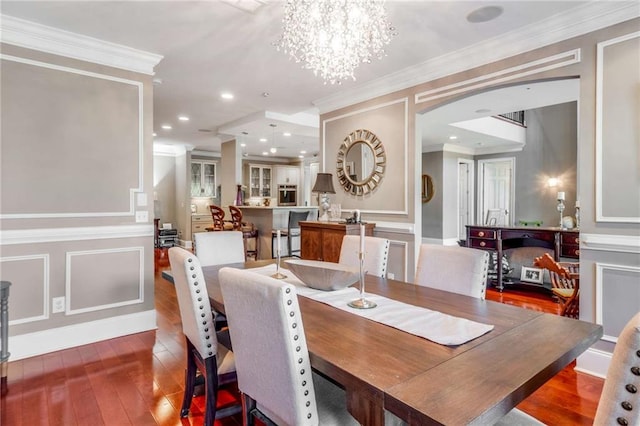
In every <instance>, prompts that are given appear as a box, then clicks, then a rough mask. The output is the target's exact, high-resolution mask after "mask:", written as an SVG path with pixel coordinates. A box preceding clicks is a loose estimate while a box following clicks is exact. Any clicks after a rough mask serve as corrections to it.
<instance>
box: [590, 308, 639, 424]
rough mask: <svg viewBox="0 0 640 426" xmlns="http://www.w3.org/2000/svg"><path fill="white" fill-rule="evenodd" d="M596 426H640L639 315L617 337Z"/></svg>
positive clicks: (599, 404)
mask: <svg viewBox="0 0 640 426" xmlns="http://www.w3.org/2000/svg"><path fill="white" fill-rule="evenodd" d="M593 424H594V425H595V426H605V425H622V426H625V425H630V426H631V425H635V426H637V425H640V312H638V313H637V314H636V315H634V316H633V318H631V320H629V322H628V323H627V324H626V325H625V326H624V328H623V330H622V332H621V333H620V335H619V336H618V341H617V342H616V347H615V348H614V350H613V356H612V358H611V364H609V370H608V371H607V378H606V379H605V381H604V387H603V389H602V394H601V395H600V402H598V409H597V411H596V417H595V419H594V420H593Z"/></svg>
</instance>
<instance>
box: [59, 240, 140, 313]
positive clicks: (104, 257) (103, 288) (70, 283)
mask: <svg viewBox="0 0 640 426" xmlns="http://www.w3.org/2000/svg"><path fill="white" fill-rule="evenodd" d="M66 270H67V273H66V294H67V300H66V301H67V306H66V314H67V315H72V314H79V313H83V312H92V311H97V310H102V309H109V308H115V307H119V306H126V305H132V304H136V303H142V302H144V248H143V247H123V248H114V249H103V250H87V251H75V252H67V264H66ZM131 277H137V279H132V278H131Z"/></svg>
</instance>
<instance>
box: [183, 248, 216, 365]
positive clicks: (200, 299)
mask: <svg viewBox="0 0 640 426" xmlns="http://www.w3.org/2000/svg"><path fill="white" fill-rule="evenodd" d="M187 262H189V263H193V258H191V257H190V258H189V259H187ZM194 269H195V268H194V267H193V266H190V267H189V270H191V271H193V270H194ZM196 277H197V275H196V274H192V275H191V278H193V279H195V278H196ZM193 286H194V287H196V293H197V294H200V289H199V288H197V287H198V281H194V282H193ZM198 302H202V297H198ZM198 308H199V309H200V310H201V311H202V310H204V305H200V306H199V307H198ZM206 316H207V314H206V313H204V312H202V313H201V314H200V317H201V318H206ZM202 325H207V320H206V319H205V320H204V321H202ZM204 332H205V333H208V332H209V328H205V329H204ZM204 338H205V339H206V340H210V339H211V335H210V334H205V336H204ZM211 346H212V344H211V343H207V348H209V349H211ZM208 353H209V356H211V355H213V351H209V352H208Z"/></svg>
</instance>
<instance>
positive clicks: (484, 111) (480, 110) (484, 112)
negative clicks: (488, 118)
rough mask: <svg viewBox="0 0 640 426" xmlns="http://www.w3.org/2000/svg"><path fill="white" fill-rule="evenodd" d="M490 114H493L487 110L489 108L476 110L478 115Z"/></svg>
mask: <svg viewBox="0 0 640 426" xmlns="http://www.w3.org/2000/svg"><path fill="white" fill-rule="evenodd" d="M489 112H491V110H490V109H487V108H480V109H477V110H476V113H478V114H487V113H489Z"/></svg>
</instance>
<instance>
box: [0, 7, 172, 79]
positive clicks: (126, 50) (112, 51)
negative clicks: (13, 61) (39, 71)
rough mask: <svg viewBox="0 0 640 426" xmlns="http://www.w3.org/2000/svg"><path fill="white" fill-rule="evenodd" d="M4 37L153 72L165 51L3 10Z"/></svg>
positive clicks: (29, 46)
mask: <svg viewBox="0 0 640 426" xmlns="http://www.w3.org/2000/svg"><path fill="white" fill-rule="evenodd" d="M0 22H2V25H1V26H0V41H1V42H2V43H6V44H11V45H14V46H19V47H24V48H27V49H33V50H38V51H41V52H45V53H51V54H54V55H60V56H65V57H67V58H73V59H79V60H81V61H87V62H92V63H95V64H100V65H107V66H110V67H115V68H120V69H124V70H127V71H134V72H139V73H143V74H149V75H153V74H154V71H153V68H154V67H155V66H156V65H158V63H159V62H160V61H161V60H162V58H163V56H162V55H157V54H155V53H150V52H145V51H142V50H138V49H133V48H131V47H127V46H123V45H121V44H115V43H109V42H106V41H103V40H98V39H96V38H92V37H87V36H84V35H81V34H76V33H72V32H69V31H63V30H60V29H57V28H53V27H48V26H45V25H41V24H36V23H34V22H30V21H25V20H24V19H19V18H15V17H13V16H9V15H2V14H0Z"/></svg>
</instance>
